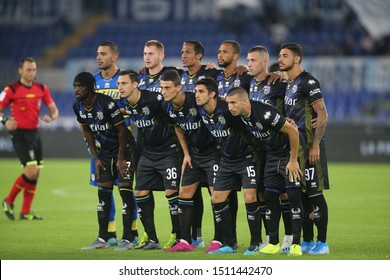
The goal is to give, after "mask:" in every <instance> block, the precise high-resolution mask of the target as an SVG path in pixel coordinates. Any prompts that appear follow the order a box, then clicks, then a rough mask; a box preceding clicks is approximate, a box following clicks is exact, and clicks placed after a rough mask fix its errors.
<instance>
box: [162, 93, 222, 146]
mask: <svg viewBox="0 0 390 280" xmlns="http://www.w3.org/2000/svg"><path fill="white" fill-rule="evenodd" d="M184 94H185V101H184V104H183V106H182V107H181V108H175V107H174V106H173V104H172V103H171V102H164V110H165V112H166V113H167V115H169V117H170V118H171V119H172V121H173V122H174V123H175V124H177V125H178V126H180V127H181V128H182V129H183V130H184V132H185V135H186V139H187V141H189V143H190V146H191V147H194V148H196V149H197V150H198V151H199V152H202V151H205V150H207V149H209V148H210V147H211V146H217V145H218V143H217V141H216V139H215V138H214V137H213V136H212V135H211V133H210V132H209V130H208V129H207V128H206V126H205V124H204V123H203V121H202V118H201V116H200V115H199V113H198V106H197V105H196V101H195V94H194V93H193V92H186V93H184Z"/></svg>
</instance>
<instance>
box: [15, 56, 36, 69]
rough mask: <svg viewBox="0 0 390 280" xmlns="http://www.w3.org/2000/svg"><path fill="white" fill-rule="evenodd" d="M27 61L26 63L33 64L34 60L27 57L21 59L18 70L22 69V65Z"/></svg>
mask: <svg viewBox="0 0 390 280" xmlns="http://www.w3.org/2000/svg"><path fill="white" fill-rule="evenodd" d="M26 61H28V62H35V59H34V58H33V57H31V56H27V57H23V58H22V59H21V60H20V61H19V68H22V67H23V64H24V63H25V62H26Z"/></svg>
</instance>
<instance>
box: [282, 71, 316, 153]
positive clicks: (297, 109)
mask: <svg viewBox="0 0 390 280" xmlns="http://www.w3.org/2000/svg"><path fill="white" fill-rule="evenodd" d="M321 99H323V97H322V94H321V88H320V83H319V82H318V81H317V79H316V78H314V77H313V76H312V75H311V74H310V73H309V72H305V71H304V72H302V73H301V74H299V75H298V76H297V77H296V78H295V79H294V80H292V81H288V85H287V89H286V93H285V97H284V108H285V113H286V117H289V118H291V119H293V120H294V121H295V124H296V125H297V126H298V129H299V133H300V134H301V136H303V138H304V139H305V141H306V144H307V145H308V147H311V144H312V142H313V136H314V130H313V129H312V127H311V120H312V119H313V118H316V117H317V114H316V113H315V111H314V109H313V107H312V104H313V103H315V102H316V101H318V100H321Z"/></svg>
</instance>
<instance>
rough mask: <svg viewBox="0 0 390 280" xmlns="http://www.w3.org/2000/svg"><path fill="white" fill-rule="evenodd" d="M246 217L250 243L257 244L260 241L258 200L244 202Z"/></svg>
mask: <svg viewBox="0 0 390 280" xmlns="http://www.w3.org/2000/svg"><path fill="white" fill-rule="evenodd" d="M245 207H246V218H247V220H248V225H249V231H250V234H251V241H250V245H256V246H257V245H259V243H260V223H261V219H260V207H259V202H258V201H255V202H251V203H245Z"/></svg>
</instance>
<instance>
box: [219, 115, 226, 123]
mask: <svg viewBox="0 0 390 280" xmlns="http://www.w3.org/2000/svg"><path fill="white" fill-rule="evenodd" d="M218 122H219V123H220V124H225V123H226V120H225V117H224V116H219V117H218Z"/></svg>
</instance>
